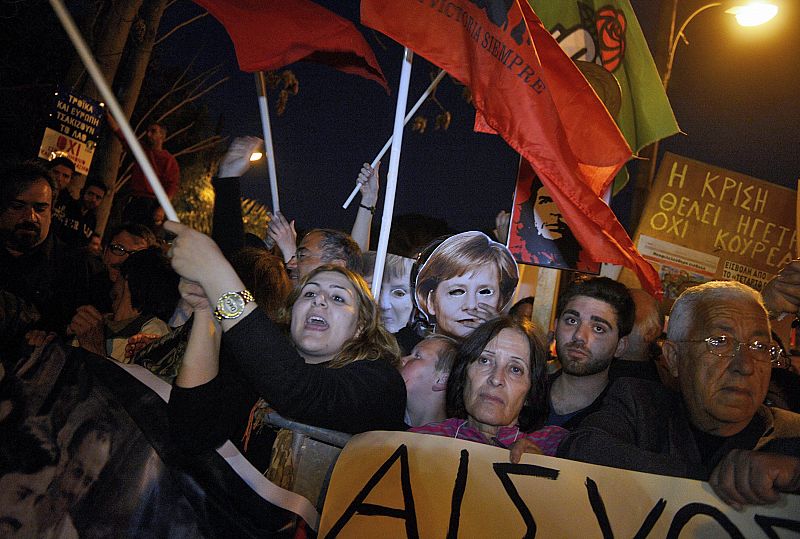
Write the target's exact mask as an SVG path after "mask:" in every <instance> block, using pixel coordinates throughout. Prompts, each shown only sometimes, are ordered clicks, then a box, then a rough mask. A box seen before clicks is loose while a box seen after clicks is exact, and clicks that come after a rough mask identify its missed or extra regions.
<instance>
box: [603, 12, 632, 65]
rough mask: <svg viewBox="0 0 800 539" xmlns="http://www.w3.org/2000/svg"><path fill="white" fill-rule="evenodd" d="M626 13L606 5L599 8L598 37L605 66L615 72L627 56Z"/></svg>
mask: <svg viewBox="0 0 800 539" xmlns="http://www.w3.org/2000/svg"><path fill="white" fill-rule="evenodd" d="M625 28H626V21H625V14H624V13H623V12H622V11H620V10H617V9H614V8H613V7H610V6H606V7H603V8H600V9H599V10H597V38H598V41H599V45H600V59H601V60H602V62H603V67H605V68H606V69H607V70H609V71H611V72H613V71H614V70H615V69H617V67H619V64H620V62H622V59H623V57H624V56H625Z"/></svg>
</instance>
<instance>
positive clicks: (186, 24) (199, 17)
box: [153, 11, 208, 47]
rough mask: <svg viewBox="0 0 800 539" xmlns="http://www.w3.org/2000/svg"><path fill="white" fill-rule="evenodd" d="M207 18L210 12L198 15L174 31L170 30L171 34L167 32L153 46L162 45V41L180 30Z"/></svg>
mask: <svg viewBox="0 0 800 539" xmlns="http://www.w3.org/2000/svg"><path fill="white" fill-rule="evenodd" d="M206 16H208V11H206V12H205V13H201V14H200V15H196V16H194V17H192V18H191V19H189V20H187V21H183V22H182V23H180V24H179V25H178V26H176V27H175V28H173V29H172V30H170V31H169V32H167V33H166V34H164V35H163V36H161V37H160V38H158V39H156V42H155V43H153V46H154V47H156V46H157V45H158V44H159V43H161V42H162V41H164V40H165V39H167V38H168V37H169V36H171V35H172V34H174V33H175V32H177V31H178V30H180V29H181V28H183V27H184V26H188V25H190V24H192V23H193V22H195V21H197V20H200V19H202V18H203V17H206Z"/></svg>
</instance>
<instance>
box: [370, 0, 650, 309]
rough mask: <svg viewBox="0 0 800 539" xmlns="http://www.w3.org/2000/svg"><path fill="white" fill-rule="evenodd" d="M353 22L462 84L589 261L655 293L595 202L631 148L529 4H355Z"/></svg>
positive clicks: (500, 0) (399, 0)
mask: <svg viewBox="0 0 800 539" xmlns="http://www.w3.org/2000/svg"><path fill="white" fill-rule="evenodd" d="M361 19H362V22H363V23H364V24H366V25H367V26H370V27H372V28H375V29H376V30H379V31H380V32H383V33H384V34H386V35H388V36H390V37H391V38H393V39H395V40H396V41H398V42H400V43H402V44H404V45H406V46H408V47H410V48H411V49H413V50H414V51H415V52H417V53H418V54H421V55H422V56H424V57H425V58H427V59H428V60H430V61H431V62H433V63H434V64H436V65H438V66H439V67H441V68H442V69H444V70H445V71H447V72H448V73H450V74H451V75H452V76H453V77H455V78H457V79H458V80H460V81H461V82H462V83H464V84H466V85H467V86H468V87H469V88H470V90H471V91H472V96H473V101H474V104H475V109H476V111H477V114H476V127H479V128H480V127H481V126H483V129H482V130H486V131H490V130H491V131H494V132H497V133H499V134H500V135H501V136H502V137H503V138H504V139H505V140H506V142H508V144H509V145H511V147H513V148H514V149H515V150H517V151H518V152H519V153H520V155H522V157H523V158H524V159H526V160H527V161H529V162H530V163H531V165H532V166H533V168H534V170H535V171H536V173H537V175H538V176H539V177H540V179H541V180H542V183H543V184H544V185H546V186H547V188H548V190H549V191H550V193H551V195H552V197H553V199H554V200H555V201H556V203H557V204H558V206H559V208H560V209H561V212H562V213H563V215H564V218H565V220H566V221H567V223H568V224H569V225H570V228H571V229H572V230H573V231H574V233H575V236H576V238H577V240H578V241H579V242H580V243H581V245H582V246H583V247H584V249H585V250H586V251H587V252H588V254H589V257H590V258H592V259H593V260H595V261H597V262H610V263H613V264H619V265H624V266H627V267H629V268H631V269H633V270H634V271H635V272H636V273H637V275H638V276H639V279H640V281H641V282H642V285H643V286H644V287H645V288H647V289H648V290H649V291H650V292H651V293H653V294H656V295H660V294H661V286H660V282H659V279H658V275H657V274H656V272H655V270H654V269H653V267H652V266H650V264H648V263H647V261H646V260H644V258H642V257H641V255H640V254H639V253H638V252H637V251H636V249H635V248H634V246H633V242H632V241H631V239H630V238H629V237H628V235H627V233H626V232H625V229H624V228H623V227H622V225H621V224H620V223H619V221H617V219H616V216H615V215H614V213H613V212H612V211H611V209H610V208H609V207H608V205H607V204H606V203H605V202H603V200H602V199H600V195H601V193H603V192H604V191H605V189H606V188H607V187H608V186H609V185H610V184H611V182H612V181H613V179H614V176H615V175H616V173H617V172H618V171H619V169H620V168H621V167H622V166H623V165H624V164H625V162H626V161H627V160H628V159H630V157H631V150H630V148H629V147H628V144H627V143H626V142H625V139H624V137H623V136H622V134H621V133H620V132H619V129H618V128H617V126H616V124H615V123H614V121H613V119H612V118H611V117H610V116H609V114H608V111H607V110H606V109H605V107H604V106H603V104H602V102H601V101H600V100H599V98H598V97H597V95H596V94H595V93H594V91H593V90H592V88H591V86H589V83H588V82H586V79H585V78H584V77H583V75H582V74H581V73H580V71H579V70H578V68H577V67H576V66H575V64H574V63H573V62H572V60H570V58H569V57H568V56H566V54H564V52H563V51H562V50H561V48H560V47H559V46H558V43H557V42H556V41H555V40H554V39H553V37H552V36H551V35H550V33H549V32H548V31H547V30H546V29H545V28H544V27H543V26H542V23H541V21H539V19H538V18H537V17H536V15H535V14H534V12H533V10H532V9H531V7H530V6H529V5H528V3H527V2H521V3H520V2H519V1H518V0H481V1H480V2H478V1H476V0H461V1H458V2H456V1H444V0H424V1H420V0H392V1H390V2H389V1H383V0H362V2H361Z"/></svg>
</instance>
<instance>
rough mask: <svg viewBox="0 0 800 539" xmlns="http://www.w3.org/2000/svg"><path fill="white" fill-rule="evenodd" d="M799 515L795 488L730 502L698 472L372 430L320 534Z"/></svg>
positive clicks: (751, 522)
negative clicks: (512, 456) (759, 499)
mask: <svg viewBox="0 0 800 539" xmlns="http://www.w3.org/2000/svg"><path fill="white" fill-rule="evenodd" d="M432 462H435V463H436V465H435V466H431V463H432ZM620 493H624V495H620ZM798 515H800V496H798V495H793V494H783V495H781V498H780V500H779V501H778V502H777V503H775V504H772V505H765V506H746V507H745V508H744V509H743V510H741V511H736V510H734V509H733V508H732V507H730V506H728V505H726V504H725V503H723V502H722V501H721V500H720V499H719V498H718V497H717V496H716V495H715V494H714V493H713V492H712V490H711V487H710V485H709V484H708V483H705V482H702V481H696V480H691V479H682V478H677V477H668V476H661V475H654V474H647V473H641V472H633V471H628V470H621V469H616V468H608V467H605V466H596V465H592V464H586V463H583V462H577V461H570V460H564V459H558V458H555V457H546V456H543V455H532V454H524V455H523V456H522V460H521V461H520V463H519V464H511V463H510V462H509V450H508V449H502V448H499V447H495V446H493V445H488V444H481V443H476V442H470V441H466V440H456V439H452V438H446V437H441V436H432V435H427V434H416V433H405V432H369V433H365V434H360V435H358V436H356V437H354V438H353V439H352V440H351V441H350V443H348V444H347V446H346V447H345V449H344V451H342V454H341V455H340V457H339V460H338V461H337V463H336V467H335V468H334V471H333V475H332V477H331V482H330V486H329V488H328V493H327V497H326V502H325V507H324V510H323V514H322V521H321V523H320V534H319V535H320V537H334V536H340V537H534V536H535V537H612V536H614V537H748V538H764V539H766V538H767V537H789V536H791V535H780V534H781V533H783V532H784V531H788V530H797V529H798V527H800V516H798ZM762 526H764V527H762ZM612 530H613V533H612ZM769 532H772V533H773V534H776V533H777V534H778V535H770V534H769Z"/></svg>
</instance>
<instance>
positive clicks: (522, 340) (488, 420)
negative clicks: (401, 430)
mask: <svg viewBox="0 0 800 539" xmlns="http://www.w3.org/2000/svg"><path fill="white" fill-rule="evenodd" d="M546 361H547V353H546V351H545V348H544V346H543V345H542V342H541V340H540V339H539V337H538V336H537V335H536V333H535V331H534V328H533V324H532V323H531V322H529V321H527V320H518V319H516V318H513V317H510V316H501V317H499V318H495V319H493V320H490V321H488V322H486V323H484V324H483V325H481V326H480V327H479V328H477V329H476V330H475V331H473V332H472V333H471V334H470V335H469V336H467V337H466V338H465V339H464V341H463V342H462V343H461V346H460V347H459V350H458V354H457V356H456V360H455V366H454V367H453V369H452V370H451V371H450V376H449V378H448V380H447V397H446V404H447V415H448V416H450V418H449V419H446V420H445V421H442V422H439V423H431V424H428V425H425V426H423V427H416V428H414V429H411V430H412V431H413V432H420V433H425V434H435V435H438V436H448V437H452V438H460V439H463V440H471V441H474V442H479V443H484V444H494V445H497V446H499V447H504V448H511V447H512V446H516V447H517V448H518V450H519V448H523V446H524V448H523V449H522V451H519V453H521V452H529V453H543V454H545V455H555V452H556V449H557V448H558V444H559V443H560V442H561V440H562V439H563V438H564V436H566V434H567V431H566V430H564V429H562V428H560V427H552V426H548V427H542V425H543V424H544V420H545V418H546V417H547V381H546V376H545V364H546ZM519 453H517V455H516V460H518V459H519ZM512 454H513V453H512Z"/></svg>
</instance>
